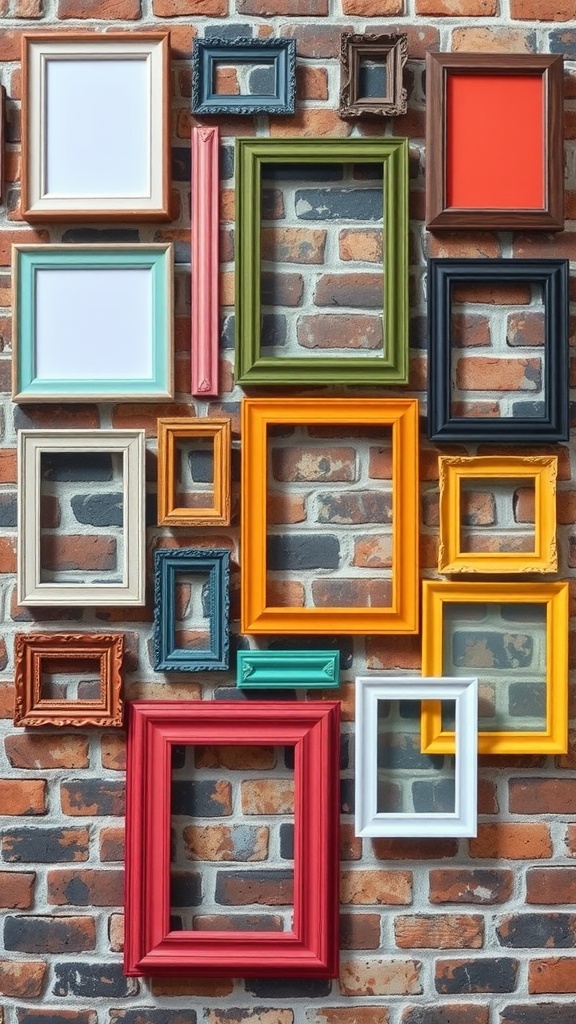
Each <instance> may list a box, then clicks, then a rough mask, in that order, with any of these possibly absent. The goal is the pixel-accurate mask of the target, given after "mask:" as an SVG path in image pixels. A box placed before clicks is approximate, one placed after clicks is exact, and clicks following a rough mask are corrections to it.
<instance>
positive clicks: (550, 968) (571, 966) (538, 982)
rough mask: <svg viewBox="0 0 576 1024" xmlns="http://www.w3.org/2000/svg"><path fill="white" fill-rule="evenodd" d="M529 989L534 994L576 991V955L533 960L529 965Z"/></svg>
mask: <svg viewBox="0 0 576 1024" xmlns="http://www.w3.org/2000/svg"><path fill="white" fill-rule="evenodd" d="M528 991H529V992H530V993H531V994H533V995H537V994H540V993H543V992H576V957H568V956H560V957H551V958H550V959H547V960H531V961H530V963H529V965H528Z"/></svg>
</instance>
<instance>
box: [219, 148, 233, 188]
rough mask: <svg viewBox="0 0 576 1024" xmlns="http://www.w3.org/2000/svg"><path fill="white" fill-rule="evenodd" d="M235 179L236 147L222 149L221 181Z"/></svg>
mask: <svg viewBox="0 0 576 1024" xmlns="http://www.w3.org/2000/svg"><path fill="white" fill-rule="evenodd" d="M233 177H234V146H221V147H220V180H221V181H229V179H230V178H233Z"/></svg>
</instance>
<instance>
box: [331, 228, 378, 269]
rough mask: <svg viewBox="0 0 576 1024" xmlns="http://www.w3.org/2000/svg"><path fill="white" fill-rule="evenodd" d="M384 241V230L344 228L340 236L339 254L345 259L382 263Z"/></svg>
mask: <svg viewBox="0 0 576 1024" xmlns="http://www.w3.org/2000/svg"><path fill="white" fill-rule="evenodd" d="M382 241H383V239H382V231H378V230H376V229H373V228H370V229H367V230H365V231H360V230H355V229H353V228H343V229H342V231H341V232H340V234H339V236H338V254H339V256H340V259H341V260H345V261H348V260H358V261H360V262H364V263H381V262H382V256H383V250H382Z"/></svg>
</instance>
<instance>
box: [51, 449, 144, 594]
mask: <svg viewBox="0 0 576 1024" xmlns="http://www.w3.org/2000/svg"><path fill="white" fill-rule="evenodd" d="M123 476H124V459H123V456H122V454H121V453H116V452H94V451H92V452H86V451H82V450H78V451H69V452H50V451H44V452H41V455H40V582H41V583H71V584H74V585H88V586H89V585H90V584H95V585H97V584H115V583H123V582H124V576H125V549H124V480H123ZM88 599H89V597H88V594H87V600H88Z"/></svg>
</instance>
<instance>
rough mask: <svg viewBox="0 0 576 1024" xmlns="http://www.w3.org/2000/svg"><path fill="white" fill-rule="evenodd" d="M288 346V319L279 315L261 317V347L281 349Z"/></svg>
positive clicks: (265, 314)
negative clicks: (280, 347)
mask: <svg viewBox="0 0 576 1024" xmlns="http://www.w3.org/2000/svg"><path fill="white" fill-rule="evenodd" d="M285 344H286V317H285V316H282V315H281V314H279V313H264V315H263V316H262V317H261V330H260V347H261V348H267V347H271V346H274V347H276V348H277V347H279V346H282V345H285Z"/></svg>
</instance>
